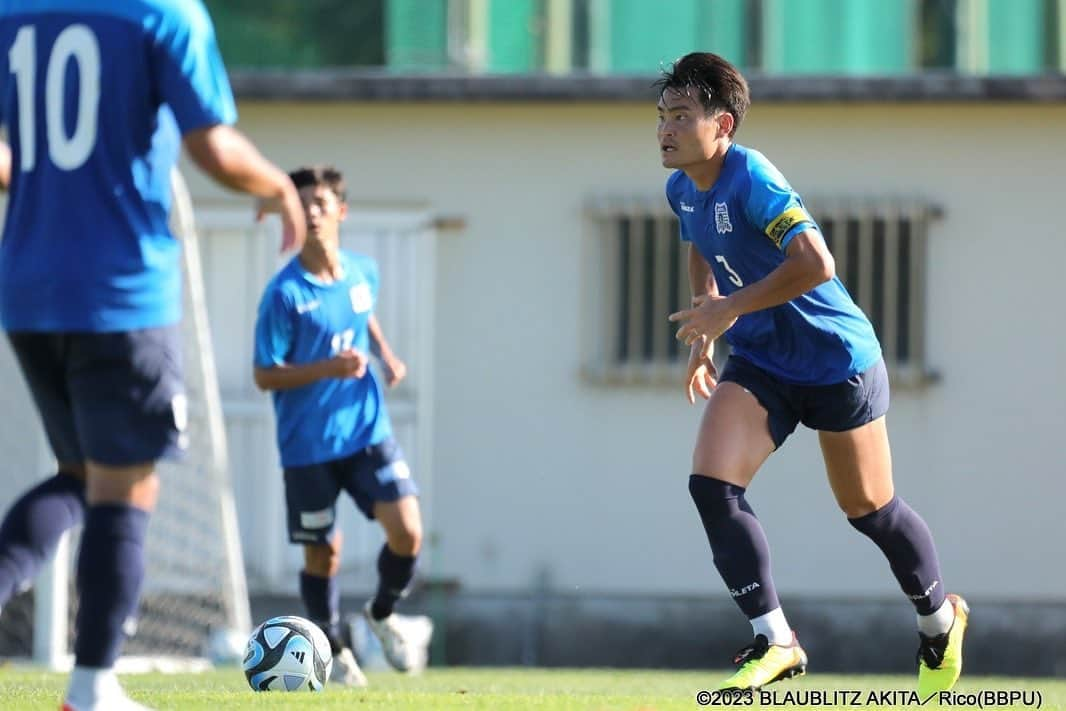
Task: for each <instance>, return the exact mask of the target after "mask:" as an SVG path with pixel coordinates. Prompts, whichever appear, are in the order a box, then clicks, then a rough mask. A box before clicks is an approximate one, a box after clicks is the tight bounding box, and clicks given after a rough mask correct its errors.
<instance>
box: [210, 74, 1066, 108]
mask: <svg viewBox="0 0 1066 711" xmlns="http://www.w3.org/2000/svg"><path fill="white" fill-rule="evenodd" d="M231 76H232V82H233V88H234V91H235V92H236V94H237V96H238V97H239V98H240V99H243V100H257V101H423V102H470V101H487V102H534V101H535V102H590V101H599V102H603V101H606V102H620V103H624V102H645V101H653V100H654V98H655V90H654V89H653V88H652V82H654V81H655V76H654V75H650V74H649V75H646V76H596V75H574V76H566V77H560V76H549V75H520V76H463V75H453V74H423V75H400V74H396V75H394V74H388V73H386V72H381V71H378V72H372V71H365V70H358V71H357V70H336V69H335V70H321V71H300V72H281V71H235V72H233V73H232V75H231ZM750 84H751V93H752V97H753V99H754V100H755V101H758V102H853V103H854V102H863V103H869V102H874V103H892V102H901V101H902V102H980V101H1006V102H1022V103H1062V102H1066V76H1064V75H1047V76H1018V77H1015V76H987V77H975V76H962V75H957V74H920V75H914V76H906V77H843V76H794V77H782V76H774V77H764V76H758V75H755V76H752V77H750Z"/></svg>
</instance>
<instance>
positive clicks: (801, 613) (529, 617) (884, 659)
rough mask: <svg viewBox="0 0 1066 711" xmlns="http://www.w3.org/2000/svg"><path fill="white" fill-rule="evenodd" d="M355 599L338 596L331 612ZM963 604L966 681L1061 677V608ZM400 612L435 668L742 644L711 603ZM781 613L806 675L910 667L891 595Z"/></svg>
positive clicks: (477, 605) (575, 603)
mask: <svg viewBox="0 0 1066 711" xmlns="http://www.w3.org/2000/svg"><path fill="white" fill-rule="evenodd" d="M365 599H366V598H365V597H362V596H358V595H355V596H351V597H350V598H348V597H346V599H345V601H344V608H343V609H344V610H345V611H346V612H348V611H356V610H358V609H359V608H360V607H361V605H362V603H363V601H364V600H365ZM968 601H969V602H970V604H971V608H972V613H971V627H970V629H969V632H968V634H967V643H966V673H967V674H974V675H1020V676H1058V677H1063V676H1066V645H1063V644H1062V640H1063V639H1064V638H1066V601H1062V602H1045V603H1031V602H1017V603H1014V602H1003V601H998V602H997V601H992V600H981V599H979V598H978V599H968ZM300 609H302V605H301V604H300V603H299V601H298V600H295V599H287V598H277V597H275V598H264V597H257V598H253V605H252V613H253V617H254V618H255V619H265V618H266V617H269V616H270V615H274V614H293V611H294V610H300ZM401 611H402V612H408V613H410V614H427V615H429V616H431V617H432V618H433V619H434V624H435V626H436V629H437V634H438V637H437V638H436V639H435V640H434V644H433V646H432V648H431V649H432V652H433V657H432V658H433V663H436V664H441V663H443V664H447V665H461V666H479V665H490V666H495V665H506V666H544V667H622V668H625V667H629V668H671V669H715V670H723V669H725V668H727V667H728V666H729V660H730V659H732V656H733V654H734V653H735V652H736V651H737V650H738V649H739V648H740V647H742V646H744V645H745V644H747V643H748V642H749V641H750V628H749V627H748V624H747V622H746V621H745V620H744V619H743V617H742V616H741V615H740V613H739V612H738V611H737V609H736V608H735V607H734V606H733V604H732V603H731V602H730V601H729V600H724V599H721V598H718V599H713V600H710V599H707V600H704V599H697V598H682V597H677V598H673V597H638V596H596V597H592V596H581V597H578V596H566V595H553V594H546V595H540V596H537V595H526V596H522V595H488V594H474V593H440V592H438V593H434V592H426V591H423V592H421V593H420V594H418V595H414V596H412V598H411V599H409V600H407V601H405V602H404V603H403V605H402V608H401ZM786 612H787V614H788V616H789V621H790V622H791V623H792V625H793V626H794V627H795V628H796V630H797V631H798V633H799V635H800V640H801V642H802V643H803V646H804V649H806V651H807V653H808V655H809V656H810V659H811V672H812V673H819V672H822V673H893V674H896V673H898V674H909V673H913V672H914V669H915V652H916V651H917V649H918V637H917V633H916V630H915V623H914V614H913V612H912V609H911V608H910V606H909V605H908V604H907V603H906V602H905V601H904V600H902V599H896V598H886V599H884V600H849V599H824V600H812V599H795V598H791V599H789V600H787V602H786ZM297 614H302V613H298V612H297ZM441 633H443V637H441V636H439V635H440V634H441Z"/></svg>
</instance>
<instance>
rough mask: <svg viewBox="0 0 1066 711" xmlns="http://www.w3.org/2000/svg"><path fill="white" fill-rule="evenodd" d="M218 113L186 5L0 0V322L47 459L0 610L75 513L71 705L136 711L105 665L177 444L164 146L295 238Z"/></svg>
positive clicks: (289, 241) (223, 97)
mask: <svg viewBox="0 0 1066 711" xmlns="http://www.w3.org/2000/svg"><path fill="white" fill-rule="evenodd" d="M235 120H236V109H235V107H234V103H233V96H232V93H231V91H230V87H229V82H228V80H227V78H226V74H225V70H224V68H223V66H222V62H221V59H220V57H219V53H218V49H217V47H216V44H215V36H214V29H213V27H212V25H211V20H210V18H209V17H208V15H207V12H206V10H205V9H204V7H203V5H202V4H201V3H200V0H111V1H110V2H99V0H5V2H3V3H0V123H3V124H4V125H5V126H6V128H7V136H8V139H9V141H10V144H11V145H10V157H9V159H8V158H4V159H0V182H2V183H4V184H6V185H9V187H10V191H11V194H10V199H9V201H8V206H7V218H6V222H5V224H4V233H3V240H2V241H0V323H2V325H3V328H4V330H5V331H6V332H7V335H8V338H9V339H10V341H11V345H12V347H13V349H14V352H15V355H16V357H17V359H18V361H19V365H20V367H21V369H22V372H23V375H24V376H25V378H26V381H27V383H28V385H29V387H30V390H31V392H32V395H33V398H34V401H35V403H36V406H37V409H38V411H39V412H40V415H41V419H42V421H43V424H44V428H45V431H46V433H47V435H48V440H49V443H50V445H51V447H52V450H53V452H54V454H55V456H56V460H57V472H56V474H55V475H54V476H52V477H51V478H49V479H47V480H45V481H44V482H42V483H41V484H39V485H38V486H36V487H34V488H33V489H31V490H30V491H28V492H26V493H25V494H24V495H23V496H22V497H21V498H20V499H18V501H16V503H15V504H13V505H12V507H11V508H10V509H9V510H8V511H7V514H6V516H5V517H4V519H3V523H2V524H0V605H3V604H4V603H6V602H7V600H9V599H10V598H11V596H12V595H13V594H14V593H15V592H16V591H17V590H18V589H20V588H21V587H22V586H24V585H26V584H28V583H29V582H30V581H31V580H32V579H33V576H34V575H35V573H36V572H37V570H38V569H39V568H40V566H41V564H42V563H43V562H45V561H46V560H47V558H48V557H50V556H51V554H52V553H53V551H54V549H55V545H56V543H57V541H58V539H59V538H60V536H61V535H62V534H63V532H64V531H66V530H67V529H69V528H71V527H72V526H75V525H77V524H79V523H82V522H84V531H83V533H82V538H81V547H80V550H79V553H78V562H77V576H76V577H77V588H78V595H79V607H78V616H77V620H76V622H75V629H76V637H75V641H74V663H75V667H74V671H73V673H72V675H71V678H70V685H69V688H68V691H67V695H66V701H65V704H64V708H65V709H69V710H70V711H83V710H85V709H106V710H107V711H115V710H118V711H121V710H123V709H140V708H143V707H142V706H140V705H138V704H136V703H134V702H132V701H131V700H129V698H128V697H127V696H126V695H125V693H124V692H123V691H122V688H121V686H120V685H119V683H118V681H117V680H116V678H115V675H114V673H113V672H112V667H113V665H114V662H115V659H116V658H117V656H118V654H119V651H120V648H121V646H122V642H123V639H124V636H125V633H124V630H126V629H128V628H130V624H131V623H132V622H133V621H134V618H135V614H136V608H137V602H138V599H139V596H140V590H141V583H142V580H143V578H144V539H145V532H146V528H147V525H148V517H149V513H150V512H151V511H152V509H153V508H154V506H155V503H156V499H157V492H158V488H159V483H158V479H157V476H156V473H155V462H156V461H157V460H159V459H160V458H162V457H170V456H176V455H180V453H181V450H182V449H183V447H184V438H183V437H182V429H183V427H184V421H185V400H184V398H185V396H184V392H183V384H182V367H181V343H180V341H179V330H178V325H177V324H178V321H179V319H180V317H181V293H180V290H181V263H180V255H179V247H180V245H179V243H178V242H177V241H176V240H175V238H174V237H173V236H172V235H171V233H170V231H169V229H168V226H167V220H168V213H169V210H170V183H169V180H170V173H171V170H172V169H173V167H174V164H175V162H176V160H177V158H178V152H179V150H180V147H181V146H182V145H184V146H185V148H186V150H187V151H188V152H189V155H190V156H191V158H192V160H193V161H194V162H195V163H196V164H197V165H198V166H199V167H200V168H201V169H203V170H204V171H205V172H207V173H208V174H209V175H210V176H211V177H213V178H214V179H215V180H217V181H219V182H220V183H222V184H223V185H226V186H228V187H230V188H233V189H236V190H240V191H243V192H247V193H251V194H253V195H257V196H260V197H263V198H270V199H272V200H273V201H274V202H276V203H277V204H278V205H279V206H280V207H281V209H282V212H283V217H284V223H285V230H284V238H283V242H284V245H285V246H295V245H296V244H298V243H300V242H302V239H303V233H304V229H305V227H304V223H303V219H304V218H303V214H302V210H301V209H300V203H299V196H298V195H297V194H296V190H295V188H294V187H293V185H292V182H291V181H290V180H289V178H288V176H287V175H286V174H285V173H284V172H282V171H281V170H279V169H278V168H276V167H275V166H274V165H272V164H271V163H269V162H268V161H266V160H265V159H264V158H263V157H262V156H261V155H260V154H259V152H258V151H257V150H256V149H255V147H254V146H253V145H252V144H251V143H250V142H249V141H248V140H247V139H246V138H244V137H243V135H242V134H240V133H239V132H238V131H237V130H236V129H234V128H233V127H232V126H231V125H230V124H232V123H233V122H234V121H235ZM0 156H8V147H7V146H5V147H4V149H3V150H2V151H0ZM5 164H6V167H4V166H5Z"/></svg>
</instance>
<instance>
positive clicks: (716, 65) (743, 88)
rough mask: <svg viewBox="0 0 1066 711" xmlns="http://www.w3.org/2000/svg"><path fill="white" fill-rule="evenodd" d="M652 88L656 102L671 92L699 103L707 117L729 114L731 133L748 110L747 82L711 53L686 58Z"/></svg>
mask: <svg viewBox="0 0 1066 711" xmlns="http://www.w3.org/2000/svg"><path fill="white" fill-rule="evenodd" d="M655 88H656V89H658V90H659V98H662V95H663V94H664V93H665V92H666V90H667V89H673V90H674V91H676V92H678V93H681V94H685V95H687V96H689V97H691V98H694V99H696V100H698V101H699V102H700V104H701V105H702V106H703V108H704V109H705V110H706V111H707V112H708V113H717V112H719V111H728V112H729V113H731V114H733V133H736V131H737V128H739V127H740V122H741V121H742V120H744V114H746V113H747V112H748V107H749V106H751V95H750V94H749V93H748V82H747V81H745V79H744V76H743V75H742V74H741V73H740V70H738V69H737V68H736V67H734V66H733V65H732V64H730V63H729V62H728V61H726V60H725V59H723V58H722V57H719V56H718V55H717V54H712V53H711V52H692V53H690V54H686V55H685V56H684V57H682V58H681V59H679V60H677V61H676V62H674V63H673V64H672V65H671V66H670V67H668V68H667V69H663V71H662V76H660V77H659V80H658V81H656V82H655ZM733 133H730V134H729V135H731V136H732V135H733Z"/></svg>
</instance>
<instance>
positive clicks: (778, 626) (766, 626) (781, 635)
mask: <svg viewBox="0 0 1066 711" xmlns="http://www.w3.org/2000/svg"><path fill="white" fill-rule="evenodd" d="M751 629H752V630H753V631H754V632H755V634H756V636H758V635H760V634H761V635H765V636H766V639H767V640H769V642H770V644H777V645H780V646H782V647H787V646H789V645H790V644H792V628H791V627H789V626H788V620H786V619H785V613H784V612H782V611H781V608H780V607H775V608H774V609H772V610H770V611H769V612H767V613H766V614H765V615H759V616H758V617H754V618H752V619H751Z"/></svg>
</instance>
